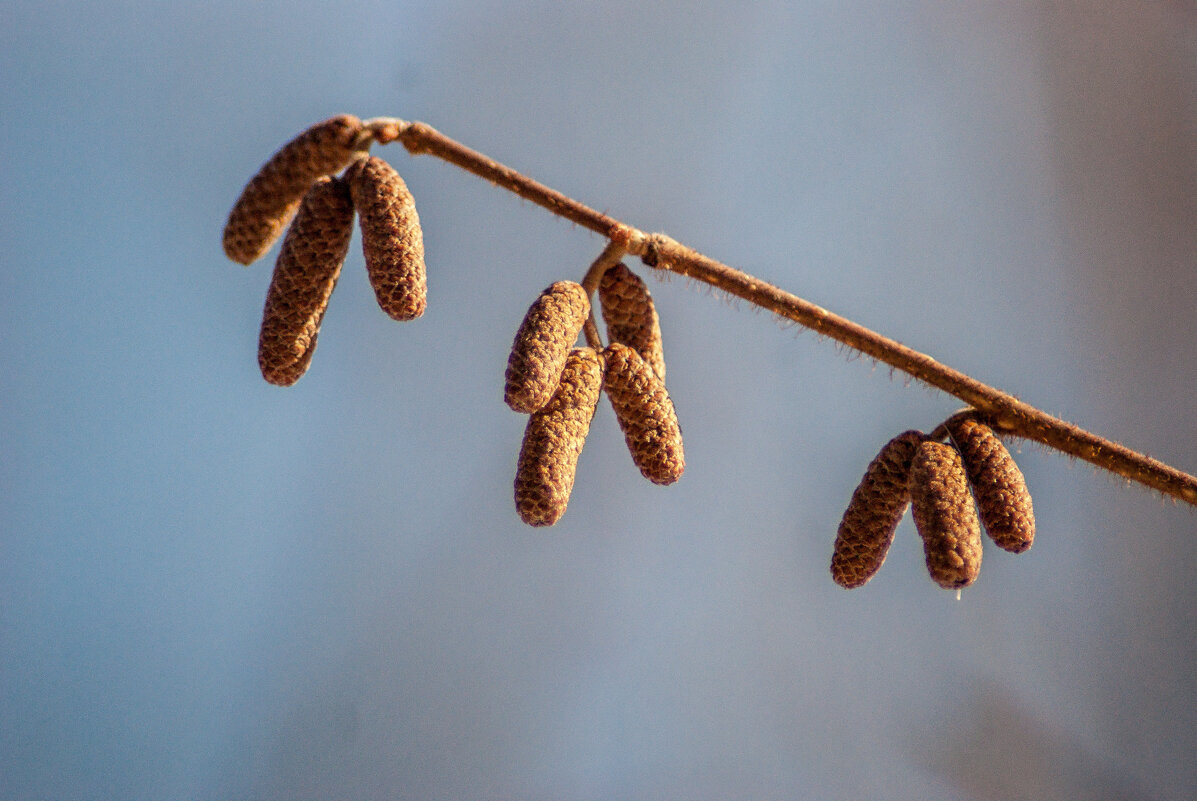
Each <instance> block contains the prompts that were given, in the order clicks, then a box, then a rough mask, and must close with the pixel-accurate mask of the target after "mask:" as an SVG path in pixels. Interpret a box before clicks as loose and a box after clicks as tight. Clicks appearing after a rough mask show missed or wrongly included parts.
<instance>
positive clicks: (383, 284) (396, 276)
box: [344, 156, 428, 320]
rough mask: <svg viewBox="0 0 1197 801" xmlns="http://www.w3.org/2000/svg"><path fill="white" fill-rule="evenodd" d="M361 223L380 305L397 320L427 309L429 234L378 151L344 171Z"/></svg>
mask: <svg viewBox="0 0 1197 801" xmlns="http://www.w3.org/2000/svg"><path fill="white" fill-rule="evenodd" d="M344 177H345V181H346V182H347V183H348V184H349V190H350V192H351V193H352V195H353V205H354V206H355V207H356V208H357V213H358V217H359V220H360V222H361V228H362V251H363V253H364V254H365V257H366V271H367V272H368V273H369V275H370V285H371V286H373V287H374V295H375V297H376V298H377V299H378V305H379V306H380V307H381V308H382V310H383V311H385V312H386V313H387V314H389V315H390V316H391V317H392V318H394V319H396V320H414V319H416V318H417V317H419V316H420V315H421V314H423V313H424V308H425V306H426V305H427V298H428V283H427V279H426V277H425V271H424V234H423V232H422V231H421V230H420V217H419V215H418V214H416V203H415V200H413V199H412V196H411V192H409V191H407V184H405V183H404V182H403V179H402V178H401V177H399V173H397V172H395V170H394V169H393V168H392V167H391V165H390V164H387V163H386V162H385V161H383V160H382V159H380V158H378V157H376V156H369V157H367V158H362V159H358V160H357V161H355V162H354V163H353V165H352V166H350V167H349V169H348V170H346V171H345V176H344Z"/></svg>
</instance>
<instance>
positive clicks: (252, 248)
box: [224, 114, 362, 264]
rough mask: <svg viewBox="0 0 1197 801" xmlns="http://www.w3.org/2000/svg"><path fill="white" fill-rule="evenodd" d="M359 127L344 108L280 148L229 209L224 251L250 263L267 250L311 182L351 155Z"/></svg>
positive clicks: (359, 130) (329, 171) (347, 161)
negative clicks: (338, 114)
mask: <svg viewBox="0 0 1197 801" xmlns="http://www.w3.org/2000/svg"><path fill="white" fill-rule="evenodd" d="M361 130H362V123H361V120H359V119H358V118H357V117H354V116H351V115H349V114H342V115H341V116H339V117H332V118H331V119H327V120H325V121H324V122H318V123H316V124H315V125H313V126H312V127H311V128H308V129H307V130H306V131H304V132H303V133H301V134H300V135H299V136H297V137H296V138H294V139H292V140H291V141H290V142H288V143H287V144H285V145H283V146H282V147H281V148H279V150H278V152H277V153H275V154H274V155H273V156H271V157H270V160H269V161H267V162H266V163H265V164H263V165H262V168H261V169H260V170H258V172H257V174H256V175H255V176H254V177H253V178H251V179H250V181H249V183H248V184H246V185H245V189H243V190H242V191H241V197H239V198H238V199H237V202H236V203H235V204H234V205H233V210H232V211H231V212H229V219H228V222H227V223H225V226H224V252H225V254H226V255H227V256H228V257H229V258H230V259H232V260H233V261H237V262H241V263H242V264H249V263H251V262H253V261H256V260H257V259H258V258H259V257H260V256H261V255H262V254H263V253H265V252H266V251H267V250H269V249H270V246H271V245H272V244H273V243H274V240H275V239H277V238H278V235H279V234H280V233H282V231H283V229H284V228H285V227H286V226H287V223H288V222H289V221H290V219H291V217H292V216H293V215H294V214H295V210H296V209H297V208H298V207H299V202H300V200H301V199H302V198H303V196H304V193H306V192H307V191H308V189H309V188H311V186H312V183H313V182H314V181H315V180H316V179H317V178H319V177H321V176H324V175H331V174H332V173H334V172H336V171H337V170H339V169H341V168H342V167H344V166H345V165H347V164H348V163H349V162H350V161H352V160H353V158H354V155H355V154H356V153H357V151H356V150H354V148H353V145H354V141H355V139H356V138H357V136H358V134H359V133H361Z"/></svg>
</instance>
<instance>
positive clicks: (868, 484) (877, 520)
mask: <svg viewBox="0 0 1197 801" xmlns="http://www.w3.org/2000/svg"><path fill="white" fill-rule="evenodd" d="M923 439H924V435H923V433H922V432H921V431H904V432H902V433H901V434H899V435H898V436H896V437H894V438H893V439H891V440H890V441H889V442H887V443H885V445H884V446H883V447H882V448H881V451H880V452H879V453H878V454H877V456H876V457H875V458H874V459H873V461H872V462H871V463H869V466H868V469H866V470H865V474H864V477H863V478H862V479H861V480H860V484H859V485H858V486H857V487H856V490H855V491H854V492H853V493H852V500H851V501H849V502H848V508H847V510H846V511H845V512H844V517H843V519H842V520H841V521H840V528H839V532H838V533H837V534H836V537H835V547H834V550H833V552H832V555H831V577H832V578H833V579H834V580H835V583H836V584H839V585H840V586H841V587H845V588H847V589H852V588H854V587H860V586H862V585H863V584H865V583H866V582H867V581H868V580H869V579H871V578H872V577H873V575H874V574H875V573H876V572H877V571H878V570H880V569H881V565H882V563H884V562H885V556H886V554H887V553H888V552H889V547H890V545H891V544H892V543H893V541H894V532H895V531H896V530H897V528H898V523H899V521H901V519H902V515H903V514H904V513H905V511H906V505H907V504H908V503H909V502H910V463H911V461H912V460H913V459H914V452H915V450H916V449H917V448H918V446H919V443H920V442H922V441H923Z"/></svg>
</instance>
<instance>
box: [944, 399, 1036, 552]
mask: <svg viewBox="0 0 1197 801" xmlns="http://www.w3.org/2000/svg"><path fill="white" fill-rule="evenodd" d="M947 427H948V433H950V434H951V435H952V440H953V441H954V442H955V443H956V447H957V448H958V449H959V450H960V456H961V457H962V458H963V460H964V468H965V470H967V471H968V480H969V483H970V484H972V487H973V496H974V497H975V498H976V499H977V508H978V509H979V510H980V512H981V523H982V524H984V526H985V531H986V532H988V534H989V538H990V539H992V540H993V541H994V543H995V544H996V545H997V546H998V547H999V548H1002V549H1004V550H1007V551H1010V552H1011V553H1022V552H1023V551H1025V550H1027V549H1028V548H1030V547H1031V544H1032V543H1033V542H1034V541H1035V511H1034V508H1033V507H1032V505H1031V493H1030V492H1029V491H1028V490H1027V482H1026V479H1024V478H1023V476H1022V471H1021V470H1019V469H1018V465H1016V464H1015V463H1014V457H1013V456H1011V455H1010V451H1008V450H1006V446H1005V445H1003V444H1002V441H1001V439H1000V438H999V437H998V435H997V434H996V433H994V431H993V429H992V428H990V427H989V426H987V425H985V424H984V423H982V422H979V421H977V420H974V419H971V418H970V417H968V416H965V415H960V416H954V417H951V418H949V420H948V422H947Z"/></svg>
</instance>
